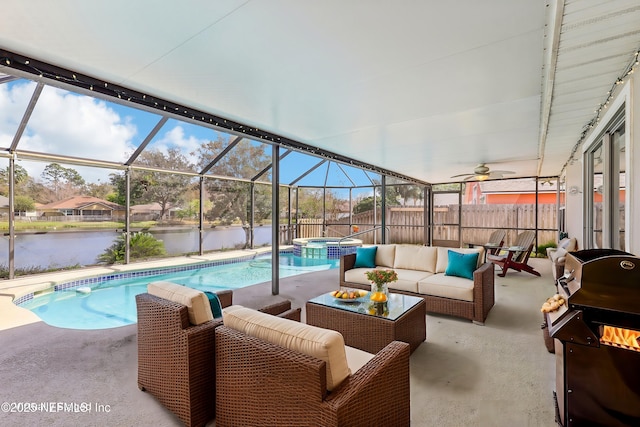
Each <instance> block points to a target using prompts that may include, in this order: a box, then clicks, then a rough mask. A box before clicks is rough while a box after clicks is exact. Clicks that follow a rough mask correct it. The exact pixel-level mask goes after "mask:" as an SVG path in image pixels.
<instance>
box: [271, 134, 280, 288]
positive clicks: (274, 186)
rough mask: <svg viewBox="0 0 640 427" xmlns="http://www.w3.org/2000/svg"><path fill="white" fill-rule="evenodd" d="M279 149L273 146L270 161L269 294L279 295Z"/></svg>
mask: <svg viewBox="0 0 640 427" xmlns="http://www.w3.org/2000/svg"><path fill="white" fill-rule="evenodd" d="M279 151H280V147H278V145H275V144H274V145H273V147H272V150H271V153H272V154H271V160H272V164H273V168H272V170H271V172H272V175H273V176H272V177H271V293H272V294H273V295H278V294H279V293H280V282H279V279H280V206H279V204H280V156H279Z"/></svg>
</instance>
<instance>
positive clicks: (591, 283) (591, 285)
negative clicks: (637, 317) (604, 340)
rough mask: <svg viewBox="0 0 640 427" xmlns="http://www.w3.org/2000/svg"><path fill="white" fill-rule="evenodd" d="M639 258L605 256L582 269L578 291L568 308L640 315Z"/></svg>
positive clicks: (584, 265) (570, 300)
mask: <svg viewBox="0 0 640 427" xmlns="http://www.w3.org/2000/svg"><path fill="white" fill-rule="evenodd" d="M638 301H640V258H638V257H634V256H606V257H602V258H597V259H594V260H591V261H587V262H585V263H584V264H583V265H582V274H581V280H580V288H579V289H578V290H577V291H576V292H574V293H573V295H571V296H570V297H569V304H570V305H576V306H579V307H585V308H595V309H606V310H611V311H616V312H621V313H630V314H640V304H638Z"/></svg>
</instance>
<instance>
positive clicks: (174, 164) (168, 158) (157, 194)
mask: <svg viewBox="0 0 640 427" xmlns="http://www.w3.org/2000/svg"><path fill="white" fill-rule="evenodd" d="M136 164H137V165H144V166H149V167H157V168H163V169H174V170H193V165H192V164H191V163H189V161H188V160H187V158H186V157H185V156H184V155H183V154H182V153H180V151H179V150H178V149H176V148H170V149H169V150H167V153H166V154H164V153H163V152H161V151H159V150H152V151H144V152H143V153H142V154H141V155H140V157H139V158H138V160H137V162H136ZM132 178H133V179H132V181H139V182H140V184H141V186H142V188H143V191H142V194H141V196H140V198H139V200H136V201H139V202H142V203H158V204H159V205H160V218H164V215H165V214H166V212H167V211H168V210H169V208H171V206H173V205H176V204H177V202H178V201H180V200H182V196H183V195H184V193H185V192H186V191H187V189H188V188H189V186H190V184H191V180H192V178H191V177H189V176H187V175H181V174H177V173H171V172H168V173H167V172H154V171H142V170H134V171H133V174H132Z"/></svg>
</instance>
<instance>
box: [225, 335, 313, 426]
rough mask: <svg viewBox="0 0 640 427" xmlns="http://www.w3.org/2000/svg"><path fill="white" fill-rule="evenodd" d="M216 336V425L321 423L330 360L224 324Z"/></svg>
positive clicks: (301, 424)
mask: <svg viewBox="0 0 640 427" xmlns="http://www.w3.org/2000/svg"><path fill="white" fill-rule="evenodd" d="M215 340H216V345H215V360H216V385H217V388H218V390H221V391H222V392H221V393H219V394H218V396H217V398H216V425H219V426H235V425H258V424H262V425H298V426H303V425H317V424H313V423H317V421H318V417H317V415H318V414H319V409H320V408H319V405H320V402H321V401H322V399H323V398H324V396H325V395H326V364H325V362H324V361H322V360H320V359H316V358H314V357H311V356H307V355H304V354H302V353H299V352H296V351H292V350H288V349H286V348H284V347H280V346H278V345H275V344H271V343H269V342H266V341H263V340H261V339H258V338H254V337H250V336H247V335H245V334H243V333H241V332H239V331H236V330H233V329H231V328H228V327H226V326H224V325H223V326H220V327H218V328H216V330H215ZM304 420H311V424H310V423H308V422H306V421H304Z"/></svg>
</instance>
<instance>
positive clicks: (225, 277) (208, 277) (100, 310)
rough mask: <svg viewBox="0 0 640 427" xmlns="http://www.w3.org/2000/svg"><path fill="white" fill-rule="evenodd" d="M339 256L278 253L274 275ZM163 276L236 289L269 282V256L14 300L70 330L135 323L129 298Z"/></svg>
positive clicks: (325, 264) (322, 266)
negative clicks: (305, 255)
mask: <svg viewBox="0 0 640 427" xmlns="http://www.w3.org/2000/svg"><path fill="white" fill-rule="evenodd" d="M339 262H340V261H339V260H326V259H325V260H319V259H314V260H310V259H302V258H300V257H294V256H293V255H291V254H281V255H280V268H279V271H280V277H290V276H295V275H297V274H303V273H308V272H312V271H320V270H327V269H330V268H337V267H338V265H339ZM159 280H166V281H170V282H174V283H179V284H181V285H185V286H189V287H192V288H195V289H199V290H202V291H213V292H215V291H218V290H223V289H238V288H242V287H245V286H250V285H254V284H257V283H262V282H268V281H270V280H271V257H270V256H269V257H259V258H256V259H254V260H252V261H247V262H239V263H235V264H226V265H220V266H215V267H208V268H202V269H194V270H188V271H180V272H175V273H168V274H158V275H153V276H146V277H136V278H127V279H116V280H109V281H107V282H102V283H100V284H96V285H93V286H91V292H89V293H81V292H78V291H77V289H78V288H70V289H68V290H64V291H56V292H51V293H48V294H44V295H39V296H36V297H35V298H33V299H30V300H27V301H25V302H23V303H22V304H20V307H24V308H27V309H29V310H31V311H33V312H34V313H35V314H36V315H38V317H40V318H41V319H42V320H43V321H44V322H45V323H47V324H49V325H52V326H57V327H60V328H70V329H106V328H114V327H118V326H125V325H130V324H133V323H136V321H137V318H136V301H135V296H136V295H138V294H141V293H144V292H146V291H147V284H148V283H149V282H153V281H159Z"/></svg>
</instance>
